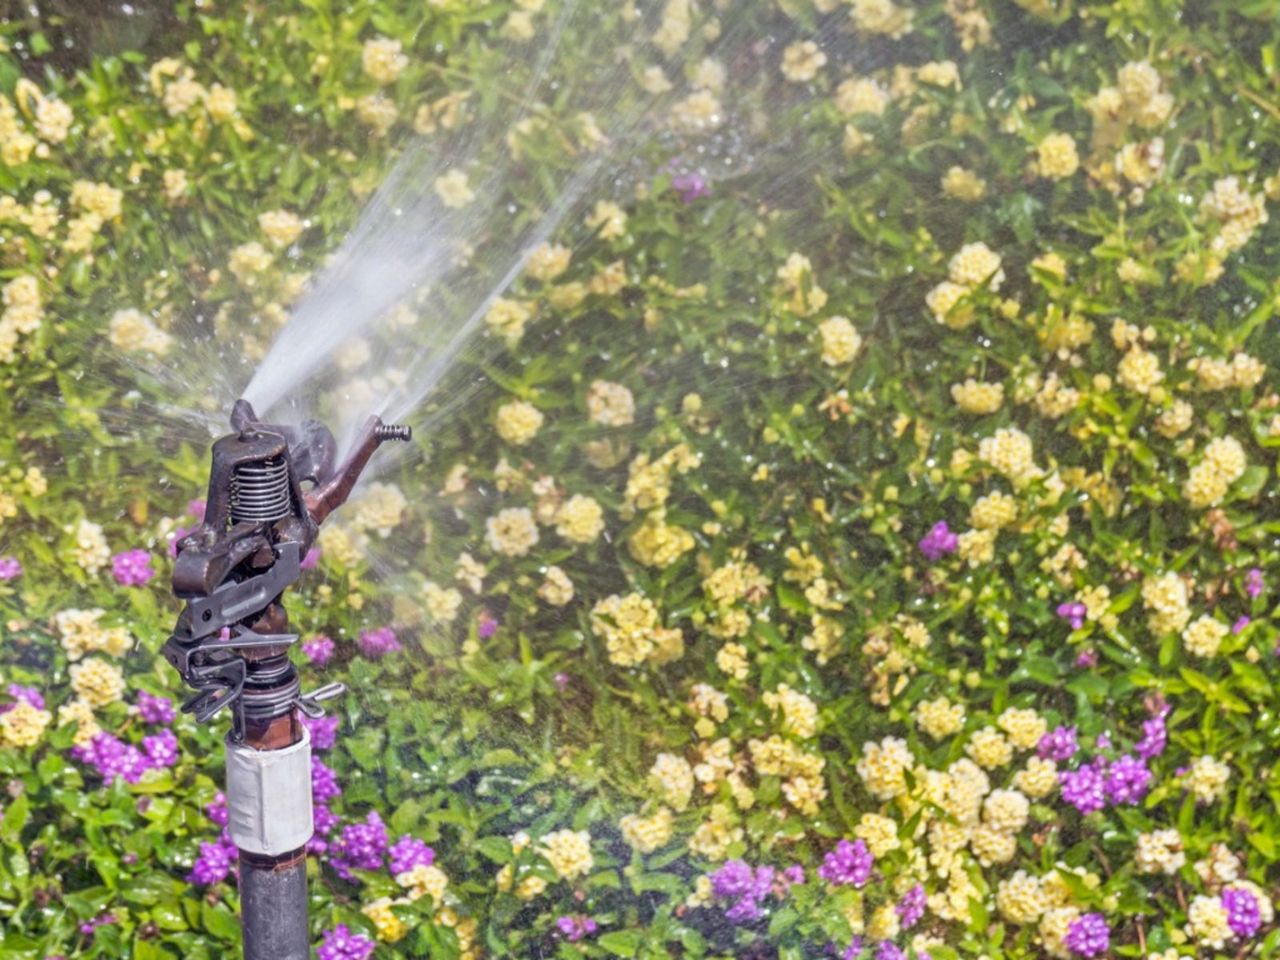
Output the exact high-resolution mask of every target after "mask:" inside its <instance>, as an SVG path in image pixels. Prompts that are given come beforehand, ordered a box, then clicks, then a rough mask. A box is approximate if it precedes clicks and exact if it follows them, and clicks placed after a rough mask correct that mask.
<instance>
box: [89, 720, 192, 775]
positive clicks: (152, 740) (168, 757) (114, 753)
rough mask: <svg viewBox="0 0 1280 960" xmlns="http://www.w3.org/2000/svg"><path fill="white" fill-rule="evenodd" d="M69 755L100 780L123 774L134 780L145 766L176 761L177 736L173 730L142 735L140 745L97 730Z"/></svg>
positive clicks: (166, 764) (165, 765) (154, 766)
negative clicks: (146, 735)
mask: <svg viewBox="0 0 1280 960" xmlns="http://www.w3.org/2000/svg"><path fill="white" fill-rule="evenodd" d="M71 756H72V757H73V758H75V759H76V760H78V761H79V762H80V763H83V764H87V765H88V766H91V767H93V768H94V769H95V770H96V771H97V773H98V775H99V776H100V777H102V779H103V781H104V782H106V783H110V782H111V781H112V780H114V779H115V778H116V777H123V778H124V780H125V782H126V783H137V782H138V781H139V780H141V779H142V775H143V774H144V773H146V772H147V771H148V770H152V769H156V768H158V767H171V766H173V765H174V764H175V763H177V762H178V738H177V737H176V736H174V734H173V731H172V730H161V731H160V732H159V733H158V734H156V735H154V736H149V737H143V738H142V749H141V750H139V749H138V748H137V747H135V746H134V745H133V744H131V743H125V742H124V741H123V740H121V739H120V738H119V737H116V736H114V735H112V734H110V733H99V734H98V735H97V736H95V737H94V738H93V739H92V740H90V741H89V742H88V743H86V744H83V745H81V746H77V747H72V748H71Z"/></svg>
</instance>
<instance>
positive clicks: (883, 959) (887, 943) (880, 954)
mask: <svg viewBox="0 0 1280 960" xmlns="http://www.w3.org/2000/svg"><path fill="white" fill-rule="evenodd" d="M875 960H907V953H906V951H905V950H903V949H902V948H901V947H900V946H898V945H897V944H896V943H894V942H893V941H892V940H881V941H880V942H879V943H878V944H877V945H876V958H875Z"/></svg>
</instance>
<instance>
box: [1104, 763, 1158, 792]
mask: <svg viewBox="0 0 1280 960" xmlns="http://www.w3.org/2000/svg"><path fill="white" fill-rule="evenodd" d="M1104 786H1105V789H1106V791H1107V799H1108V800H1110V801H1111V802H1112V803H1114V804H1127V805H1133V804H1135V803H1137V802H1138V801H1140V800H1141V799H1142V798H1143V797H1145V796H1146V795H1147V791H1148V790H1150V789H1151V771H1150V770H1148V769H1147V765H1146V763H1145V762H1144V761H1142V760H1139V759H1138V758H1137V757H1135V756H1133V755H1132V754H1128V753H1126V754H1125V755H1124V756H1122V757H1120V758H1119V759H1117V760H1115V761H1114V762H1113V763H1112V764H1111V765H1110V766H1109V767H1107V773H1106V782H1105V784H1104Z"/></svg>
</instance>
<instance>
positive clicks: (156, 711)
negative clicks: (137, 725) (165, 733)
mask: <svg viewBox="0 0 1280 960" xmlns="http://www.w3.org/2000/svg"><path fill="white" fill-rule="evenodd" d="M136 706H137V708H138V716H140V717H141V718H142V722H143V723H150V724H154V725H156V726H159V727H167V726H169V725H170V724H172V723H173V721H174V719H175V717H176V716H177V714H176V713H175V712H174V709H173V701H172V700H170V699H169V698H168V697H157V696H156V695H155V694H152V693H148V692H147V691H146V690H139V691H138V702H137V704H136Z"/></svg>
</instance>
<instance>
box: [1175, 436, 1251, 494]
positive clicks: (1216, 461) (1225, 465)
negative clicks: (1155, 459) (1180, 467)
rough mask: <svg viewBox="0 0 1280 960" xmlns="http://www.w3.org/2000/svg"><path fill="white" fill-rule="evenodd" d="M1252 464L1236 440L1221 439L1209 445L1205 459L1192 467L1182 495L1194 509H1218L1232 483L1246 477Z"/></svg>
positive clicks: (1230, 438) (1229, 438) (1206, 448)
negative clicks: (1245, 474)
mask: <svg viewBox="0 0 1280 960" xmlns="http://www.w3.org/2000/svg"><path fill="white" fill-rule="evenodd" d="M1248 465H1249V461H1248V460H1247V459H1246V457H1245V453H1244V448H1243V447H1242V446H1241V445H1240V441H1238V440H1236V439H1235V438H1234V437H1218V438H1217V439H1214V440H1211V441H1209V443H1208V444H1207V445H1206V446H1205V449H1204V456H1203V458H1201V460H1200V462H1199V463H1197V464H1196V465H1195V466H1194V467H1192V468H1191V472H1190V473H1189V474H1188V476H1187V482H1186V483H1185V484H1184V485H1183V488H1182V495H1183V496H1184V497H1186V499H1187V502H1188V503H1189V504H1191V506H1193V507H1197V508H1204V507H1214V506H1217V505H1218V504H1220V503H1221V502H1222V500H1223V498H1224V497H1225V496H1226V495H1227V490H1228V489H1229V488H1230V487H1231V484H1233V483H1235V482H1236V481H1237V480H1239V479H1240V477H1241V476H1243V475H1244V471H1245V468H1246V467H1248Z"/></svg>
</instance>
